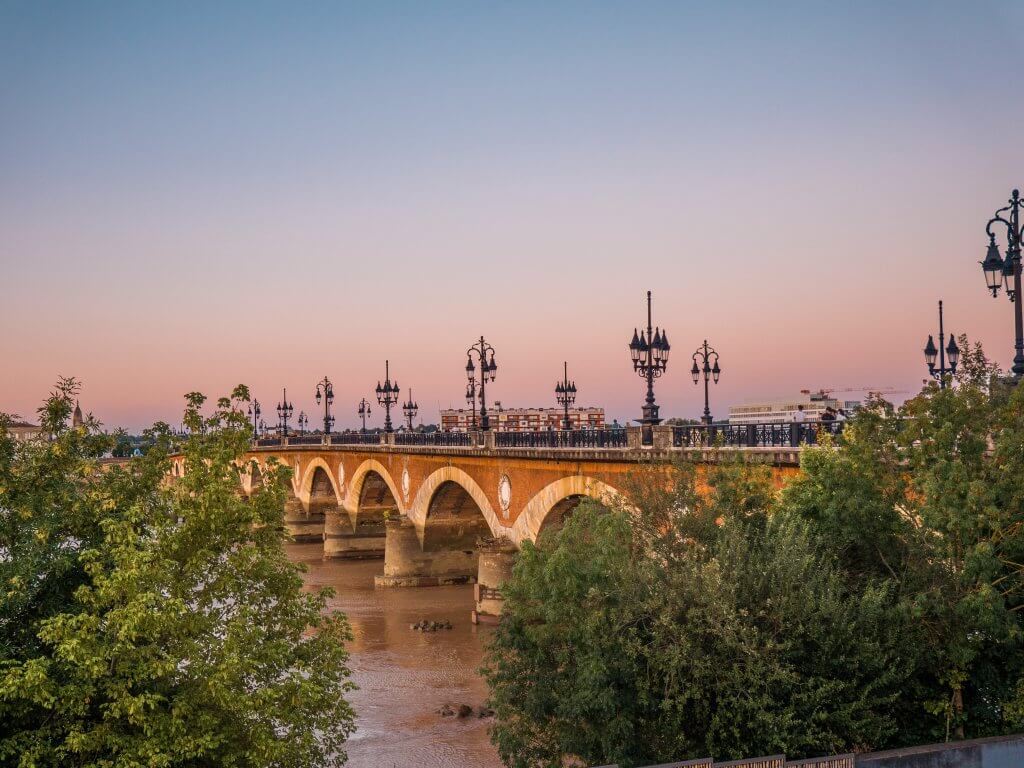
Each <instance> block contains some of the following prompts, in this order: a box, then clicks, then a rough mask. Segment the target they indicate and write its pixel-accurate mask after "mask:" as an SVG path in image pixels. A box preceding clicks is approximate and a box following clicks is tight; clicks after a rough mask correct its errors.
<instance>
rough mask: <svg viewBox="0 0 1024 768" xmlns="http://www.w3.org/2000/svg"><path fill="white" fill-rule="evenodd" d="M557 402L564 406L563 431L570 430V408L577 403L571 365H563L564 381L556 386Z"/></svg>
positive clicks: (564, 363)
mask: <svg viewBox="0 0 1024 768" xmlns="http://www.w3.org/2000/svg"><path fill="white" fill-rule="evenodd" d="M555 400H557V401H558V404H559V405H560V406H562V416H563V421H562V429H565V430H570V429H572V425H571V424H570V423H569V406H570V405H572V404H573V403H575V402H576V382H575V381H569V363H568V362H563V363H562V380H561V381H559V382H557V383H556V384H555Z"/></svg>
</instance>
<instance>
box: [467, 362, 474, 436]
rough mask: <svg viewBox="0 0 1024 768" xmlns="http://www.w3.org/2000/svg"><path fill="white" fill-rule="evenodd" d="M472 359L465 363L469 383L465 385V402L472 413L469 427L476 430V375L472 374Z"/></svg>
mask: <svg viewBox="0 0 1024 768" xmlns="http://www.w3.org/2000/svg"><path fill="white" fill-rule="evenodd" d="M472 363H473V361H472V360H470V361H468V362H467V363H466V375H467V377H468V378H469V383H468V384H467V385H466V402H467V403H468V404H469V407H470V409H471V410H470V413H471V414H472V416H471V418H472V422H471V427H470V428H471V429H472V430H473V431H474V432H475V431H476V377H475V376H474V375H473V364H472Z"/></svg>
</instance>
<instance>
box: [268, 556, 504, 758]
mask: <svg viewBox="0 0 1024 768" xmlns="http://www.w3.org/2000/svg"><path fill="white" fill-rule="evenodd" d="M286 547H287V550H288V556H289V557H290V558H291V559H292V560H293V561H296V562H302V563H305V564H306V566H307V567H308V568H309V571H308V573H306V574H305V577H304V578H305V581H306V584H307V585H308V586H310V587H320V586H330V587H333V588H334V591H335V596H334V597H333V598H332V599H331V601H330V607H331V608H336V609H338V610H341V611H343V612H344V613H345V614H346V615H347V616H348V620H349V623H350V624H351V625H352V635H353V640H352V642H351V643H350V645H349V651H350V653H351V658H350V660H349V664H350V666H351V667H352V679H353V682H355V683H356V684H357V685H358V686H359V690H358V691H353V692H352V693H350V694H349V701H350V702H351V704H352V707H353V708H354V709H355V711H356V732H355V733H354V734H353V735H352V736H351V737H350V739H349V741H348V745H347V748H346V750H347V752H348V756H349V763H348V764H349V765H351V766H353V768H395V767H398V768H404V767H405V766H417V768H463V767H464V766H466V767H469V766H473V768H499V767H500V766H501V761H500V760H499V759H498V754H497V752H496V751H495V749H494V747H493V746H492V745H491V743H490V741H489V740H488V737H487V728H488V726H489V725H490V723H491V720H490V719H478V718H477V717H475V716H473V717H468V718H465V719H459V718H455V717H442V716H441V715H440V714H437V713H436V711H435V710H437V709H439V708H440V707H441V706H442V705H443V704H446V703H454V704H456V705H458V704H463V703H464V704H469V705H470V706H473V707H479V706H481V705H483V703H484V700H485V699H486V698H487V686H486V684H485V683H484V681H483V680H482V679H481V678H480V676H479V675H478V674H477V673H476V670H477V668H478V667H479V666H480V661H481V657H482V652H483V645H484V641H485V638H486V636H487V633H488V632H489V629H488V628H487V627H484V626H475V625H474V624H472V623H471V622H470V620H469V615H470V611H471V610H472V609H473V587H472V586H469V585H460V586H450V587H415V588H405V589H401V588H391V589H375V588H374V586H373V577H374V575H375V574H378V573H383V571H384V562H383V560H368V561H341V560H322V559H321V553H322V551H323V550H322V547H321V545H320V544H287V545H286ZM421 619H427V620H429V621H444V620H448V621H450V622H451V623H452V629H451V630H441V631H438V632H416V631H413V630H411V629H409V625H410V624H414V623H416V622H417V621H420V620H421Z"/></svg>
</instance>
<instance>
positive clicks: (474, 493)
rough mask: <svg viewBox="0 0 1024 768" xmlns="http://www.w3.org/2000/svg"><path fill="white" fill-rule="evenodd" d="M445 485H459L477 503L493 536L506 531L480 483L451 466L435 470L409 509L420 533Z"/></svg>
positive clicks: (423, 484) (424, 482)
mask: <svg viewBox="0 0 1024 768" xmlns="http://www.w3.org/2000/svg"><path fill="white" fill-rule="evenodd" d="M445 483H454V484H455V485H458V486H459V487H460V488H461V489H462V491H463V492H464V493H465V494H466V495H467V496H469V498H470V499H472V500H473V501H474V502H475V503H476V506H477V507H478V508H479V509H480V512H481V513H482V514H483V516H484V520H486V521H487V527H488V528H490V530H491V533H492V534H493V535H498V533H499V532H500V531H502V530H504V528H503V526H502V525H501V523H499V522H498V517H497V515H495V514H494V509H493V508H492V507H491V502H490V501H488V499H487V494H486V493H484V490H483V488H481V487H480V485H479V483H477V481H476V480H474V479H473V478H472V477H470V475H469V474H467V473H466V472H465V471H463V470H461V469H459V468H458V467H453V466H451V465H450V464H449V465H446V466H443V467H441V468H440V469H436V470H434V472H433V473H431V474H430V476H429V477H427V479H426V480H424V481H423V483H422V484H421V485H420V488H419V490H418V491H417V492H416V497H415V498H414V499H413V502H412V505H411V506H410V508H409V513H408V514H409V519H410V520H412V522H413V523H414V524H415V525H416V527H417V528H418V529H419V530H420V531H422V530H423V529H424V527H425V526H426V523H427V516H428V514H429V513H430V507H431V503H432V502H434V501H435V498H434V497H435V495H436V494H437V491H438V490H439V489H440V488H441V486H443V485H444V484H445Z"/></svg>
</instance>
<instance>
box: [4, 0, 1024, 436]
mask: <svg viewBox="0 0 1024 768" xmlns="http://www.w3.org/2000/svg"><path fill="white" fill-rule="evenodd" d="M1022 23H1024V6H1021V5H1014V4H1008V3H1001V4H996V3H962V2H958V3H937V2H922V3H909V2H907V3H891V2H877V3H874V2H863V1H862V0H858V1H857V2H849V3H820V2H808V3H804V4H782V3H764V4H755V3H738V2H737V3H681V2H671V3H656V2H647V3H600V4H599V3H593V2H581V3H570V2H557V3H551V2H538V3H479V2H466V3H426V2H409V3H359V4H355V3H353V4H343V3H337V2H329V3H317V2H302V3H285V2H278V3H259V2H245V3H241V2H240V3H226V2H221V3H217V4H212V3H198V2H181V3H177V2H175V3H171V2H165V3H162V4H158V3H139V2H124V3H101V2H91V3H74V2H64V3H52V2H45V1H42V0H26V1H25V2H11V1H10V0H0V274H2V277H3V286H4V290H3V299H2V300H0V329H2V332H0V360H2V361H3V362H2V366H3V367H2V374H0V410H6V411H13V412H17V413H21V414H22V415H31V414H32V413H33V412H34V410H35V407H36V406H37V405H38V403H39V401H40V400H41V399H42V397H44V396H45V394H46V392H47V391H48V389H49V387H50V386H51V385H52V383H53V381H54V380H55V378H56V377H57V375H58V374H64V375H75V376H77V377H79V378H81V379H82V380H83V381H84V390H83V393H82V402H83V407H85V408H86V410H89V411H92V412H93V413H94V414H95V415H96V416H97V417H98V418H99V419H101V420H102V421H103V422H104V423H105V424H107V425H110V426H116V425H124V426H127V427H129V428H131V429H138V428H140V427H142V426H144V425H147V424H149V423H151V422H152V421H154V420H156V419H164V420H167V421H171V422H174V423H177V421H178V418H179V415H180V411H181V402H182V400H181V396H182V394H184V393H185V392H187V391H190V390H201V391H204V392H206V393H208V394H211V395H218V394H222V393H224V392H226V391H227V390H228V389H229V388H230V387H231V386H232V385H233V384H235V383H238V382H245V383H247V384H249V385H250V386H251V387H252V388H253V390H254V393H255V394H256V396H257V397H258V398H259V399H260V400H261V401H262V403H263V405H264V413H265V417H267V421H268V422H269V421H271V420H272V419H271V418H269V416H270V414H271V413H272V411H273V405H274V403H276V401H277V400H278V399H279V398H280V391H281V387H282V386H287V387H288V390H289V396H290V399H292V400H293V401H294V403H295V407H296V413H297V412H298V410H299V409H300V408H301V409H305V410H306V411H307V412H310V413H311V417H312V418H314V419H315V415H314V414H315V413H316V410H315V406H314V404H313V401H312V394H313V387H314V384H315V382H316V381H317V380H318V379H319V378H321V377H322V376H323V375H324V374H327V375H328V376H330V377H331V378H332V379H333V381H334V383H335V392H336V395H337V415H338V426H351V425H355V424H356V422H357V419H356V416H355V404H356V403H357V402H358V401H359V399H360V398H361V397H363V396H367V397H370V396H371V390H372V388H373V387H374V386H375V385H376V382H377V380H378V379H379V378H381V377H382V376H383V369H384V358H385V357H389V358H390V359H391V363H392V371H393V372H394V373H395V375H396V377H397V379H398V381H399V383H400V384H401V386H402V387H403V390H404V389H405V388H406V387H408V386H412V388H413V393H414V396H415V398H416V399H417V400H418V401H419V403H420V405H421V406H422V416H423V417H424V420H425V421H434V420H435V419H436V414H437V409H438V407H439V406H440V407H447V406H449V405H455V406H459V405H462V404H463V400H462V393H463V391H464V387H465V380H464V372H463V368H464V366H465V349H466V347H467V346H468V345H469V344H470V343H471V342H472V341H473V339H474V338H475V337H478V336H479V335H480V334H481V333H482V334H484V335H486V337H487V339H488V341H490V342H491V343H493V344H494V346H495V347H496V348H497V353H498V354H497V360H498V364H499V371H498V378H497V381H496V383H495V384H494V386H493V388H490V389H489V390H488V392H489V395H492V396H493V397H494V398H497V399H500V400H501V401H502V402H503V403H504V404H505V405H554V394H553V391H552V388H553V385H554V383H555V379H556V378H557V376H558V375H559V374H560V372H561V361H562V360H563V359H568V361H569V367H570V375H571V376H572V377H573V378H575V380H576V383H577V386H578V388H579V393H580V395H579V403H580V404H584V405H587V404H593V405H603V406H605V407H606V408H607V409H608V413H609V418H612V417H617V418H618V419H620V420H624V419H628V418H636V417H638V416H639V406H640V404H641V401H642V397H643V383H642V382H641V381H640V380H639V379H638V378H637V377H636V376H635V374H633V372H632V370H631V367H630V364H629V357H628V351H627V349H626V344H627V342H628V341H629V338H630V335H631V334H632V330H633V327H634V326H635V325H637V324H639V323H640V322H642V320H643V318H644V292H645V291H646V290H647V289H648V288H650V289H653V291H654V297H655V308H654V313H655V322H656V323H658V324H660V325H662V326H664V327H666V328H667V329H668V332H669V338H670V340H671V342H672V344H673V357H672V360H671V361H670V365H669V372H668V374H667V375H666V376H665V377H664V378H663V379H662V380H661V381H660V382H659V386H658V390H657V391H658V399H659V402H661V403H662V406H663V407H662V415H663V416H666V417H668V416H673V415H679V416H691V417H692V416H697V415H698V414H699V412H700V409H701V407H702V402H701V394H700V392H699V391H698V388H697V387H694V386H693V384H692V383H691V380H690V377H689V364H690V360H689V356H690V354H691V353H692V350H693V349H694V348H695V347H696V346H697V345H698V344H699V343H700V342H701V341H702V340H703V339H704V338H705V337H706V338H707V339H708V340H709V341H710V342H711V343H712V344H713V345H714V346H716V347H717V348H718V349H719V351H720V353H721V356H722V357H721V365H722V368H723V374H722V379H721V383H720V384H719V386H718V387H717V389H716V390H715V391H714V393H713V396H714V399H713V402H712V405H713V409H714V410H715V412H716V414H720V415H724V414H725V411H726V407H727V405H729V404H731V403H738V402H742V401H749V400H756V399H761V398H766V397H776V396H784V395H790V394H794V393H795V392H796V391H797V390H799V389H802V388H816V387H822V386H835V387H843V386H849V387H861V386H872V387H875V386H893V387H896V388H898V389H901V390H908V391H911V392H913V391H916V390H917V389H918V388H919V387H920V384H921V380H922V378H923V376H924V375H925V373H926V371H925V368H924V364H923V358H922V353H921V348H922V346H923V343H924V341H925V339H926V337H927V334H928V333H932V332H937V318H936V307H935V305H936V302H937V300H938V299H939V298H943V299H945V302H946V307H947V327H950V328H952V329H953V330H955V331H956V332H957V333H959V332H962V331H966V332H967V333H968V334H969V335H970V336H971V338H972V339H977V340H980V341H982V342H983V343H984V344H985V346H986V348H987V350H988V351H989V353H990V354H991V355H992V356H993V357H995V358H996V359H997V360H998V361H999V362H1000V363H1001V364H1002V365H1003V366H1004V367H1007V366H1008V365H1009V362H1010V359H1011V357H1012V345H1013V339H1012V331H1013V327H1012V314H1011V311H1012V308H1011V305H1010V303H1009V302H1008V301H1006V299H1005V298H1003V297H1000V299H999V300H998V301H994V300H992V299H991V298H989V297H988V295H987V294H986V292H985V290H984V287H983V285H984V280H983V276H982V274H981V270H980V268H979V267H978V264H977V262H978V260H979V259H981V258H982V257H983V256H984V246H985V244H986V240H985V237H984V225H985V222H986V221H987V219H988V217H989V216H990V215H991V213H992V211H993V210H994V209H995V208H997V207H999V206H1000V205H1002V204H1003V203H1004V201H1005V199H1006V197H1007V196H1008V194H1009V192H1010V190H1011V189H1012V188H1013V186H1015V185H1021V184H1024V173H1022V170H1024V169H1022V167H1021V161H1020V155H1021V152H1020V137H1019V134H1020V129H1021V125H1022V124H1024V121H1022V119H1021V118H1022V117H1024V106H1022V103H1021V99H1020V98H1019V93H1018V91H1019V89H1018V88H1017V85H1018V83H1019V81H1020V77H1021V69H1020V45H1019V41H1018V37H1019V30H1020V29H1021V28H1022ZM404 394H405V392H404V391H403V395H404ZM374 411H375V413H374V420H373V421H374V423H377V424H379V423H380V420H379V419H378V418H377V416H378V413H377V409H376V408H375V409H374Z"/></svg>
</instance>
